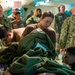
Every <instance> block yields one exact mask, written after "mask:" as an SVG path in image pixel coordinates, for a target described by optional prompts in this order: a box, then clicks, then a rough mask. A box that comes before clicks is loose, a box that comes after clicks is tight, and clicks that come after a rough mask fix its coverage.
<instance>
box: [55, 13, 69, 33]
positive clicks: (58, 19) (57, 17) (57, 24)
mask: <svg viewBox="0 0 75 75" xmlns="http://www.w3.org/2000/svg"><path fill="white" fill-rule="evenodd" d="M67 17H69V15H67V14H65V13H64V14H62V13H60V12H59V13H58V14H56V15H55V23H54V29H55V30H56V32H57V33H59V34H60V33H61V27H62V24H63V21H64V20H65V19H66V18H67Z"/></svg>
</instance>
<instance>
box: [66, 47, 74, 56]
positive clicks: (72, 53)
mask: <svg viewBox="0 0 75 75" xmlns="http://www.w3.org/2000/svg"><path fill="white" fill-rule="evenodd" d="M65 51H66V52H68V53H69V54H71V55H74V56H75V46H72V47H68V48H65Z"/></svg>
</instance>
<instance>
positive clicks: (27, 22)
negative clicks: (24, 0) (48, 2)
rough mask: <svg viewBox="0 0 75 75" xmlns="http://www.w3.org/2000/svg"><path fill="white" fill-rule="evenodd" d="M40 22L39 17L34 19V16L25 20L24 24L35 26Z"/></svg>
mask: <svg viewBox="0 0 75 75" xmlns="http://www.w3.org/2000/svg"><path fill="white" fill-rule="evenodd" d="M39 22H40V17H36V16H35V15H33V16H31V17H30V18H28V19H27V20H26V24H35V23H39Z"/></svg>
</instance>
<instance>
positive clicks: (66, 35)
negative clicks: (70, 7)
mask: <svg viewBox="0 0 75 75" xmlns="http://www.w3.org/2000/svg"><path fill="white" fill-rule="evenodd" d="M59 43H60V48H62V49H63V48H65V47H70V46H75V15H73V16H71V17H68V18H67V19H66V20H65V21H64V23H63V25H62V30H61V35H60V41H59Z"/></svg>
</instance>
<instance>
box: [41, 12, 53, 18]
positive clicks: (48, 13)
mask: <svg viewBox="0 0 75 75" xmlns="http://www.w3.org/2000/svg"><path fill="white" fill-rule="evenodd" d="M45 17H52V18H53V19H54V14H53V13H51V12H50V11H49V12H44V13H43V14H42V19H44V18H45Z"/></svg>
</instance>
